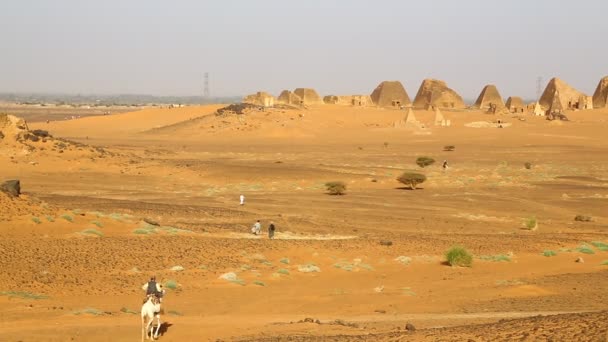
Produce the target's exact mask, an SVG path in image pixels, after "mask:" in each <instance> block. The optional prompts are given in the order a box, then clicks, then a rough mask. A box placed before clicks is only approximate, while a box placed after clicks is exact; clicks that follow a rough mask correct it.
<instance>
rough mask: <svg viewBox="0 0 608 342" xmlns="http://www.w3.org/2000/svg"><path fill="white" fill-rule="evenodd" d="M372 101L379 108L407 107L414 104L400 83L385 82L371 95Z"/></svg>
mask: <svg viewBox="0 0 608 342" xmlns="http://www.w3.org/2000/svg"><path fill="white" fill-rule="evenodd" d="M370 97H371V99H372V101H373V102H374V104H376V106H379V107H395V108H401V107H407V106H409V105H411V104H412V101H411V100H410V97H409V96H408V95H407V92H406V91H405V88H404V87H403V84H401V82H399V81H384V82H382V83H380V84H379V85H378V86H377V87H376V89H374V91H373V92H372V94H371V95H370Z"/></svg>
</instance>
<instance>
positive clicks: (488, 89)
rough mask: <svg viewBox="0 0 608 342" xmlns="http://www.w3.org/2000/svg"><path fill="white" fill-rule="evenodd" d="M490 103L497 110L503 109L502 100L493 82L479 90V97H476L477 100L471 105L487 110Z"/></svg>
mask: <svg viewBox="0 0 608 342" xmlns="http://www.w3.org/2000/svg"><path fill="white" fill-rule="evenodd" d="M491 105H494V106H496V108H497V109H498V110H500V109H504V107H505V103H504V102H503V100H502V97H501V96H500V93H499V92H498V89H496V86H495V85H493V84H488V85H486V86H485V87H483V89H482V90H481V93H480V94H479V97H477V101H475V104H474V105H473V107H475V108H479V109H482V110H487V109H489V108H490V106H491Z"/></svg>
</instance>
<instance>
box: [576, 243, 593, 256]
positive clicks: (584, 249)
mask: <svg viewBox="0 0 608 342" xmlns="http://www.w3.org/2000/svg"><path fill="white" fill-rule="evenodd" d="M576 251H577V252H579V253H583V254H595V251H594V250H593V249H592V248H591V247H589V246H588V245H580V246H579V247H578V248H577V249H576Z"/></svg>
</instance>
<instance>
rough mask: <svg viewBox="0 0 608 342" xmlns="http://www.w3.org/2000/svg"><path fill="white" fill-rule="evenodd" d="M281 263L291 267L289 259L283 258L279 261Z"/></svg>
mask: <svg viewBox="0 0 608 342" xmlns="http://www.w3.org/2000/svg"><path fill="white" fill-rule="evenodd" d="M279 262H280V263H282V264H285V265H289V258H283V259H281V260H279Z"/></svg>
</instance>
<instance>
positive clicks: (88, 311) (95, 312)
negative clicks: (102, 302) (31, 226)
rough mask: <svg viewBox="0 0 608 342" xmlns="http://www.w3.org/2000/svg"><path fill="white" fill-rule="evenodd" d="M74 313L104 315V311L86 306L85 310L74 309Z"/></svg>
mask: <svg viewBox="0 0 608 342" xmlns="http://www.w3.org/2000/svg"><path fill="white" fill-rule="evenodd" d="M73 313H74V315H82V314H89V315H95V316H101V315H103V311H100V310H97V309H95V308H86V309H83V310H78V311H74V312H73Z"/></svg>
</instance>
